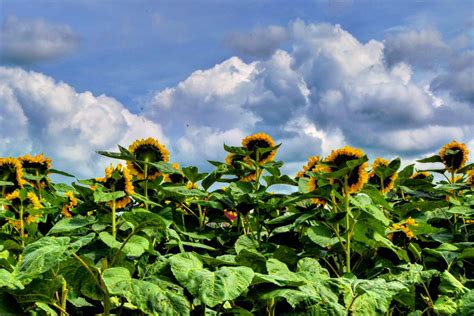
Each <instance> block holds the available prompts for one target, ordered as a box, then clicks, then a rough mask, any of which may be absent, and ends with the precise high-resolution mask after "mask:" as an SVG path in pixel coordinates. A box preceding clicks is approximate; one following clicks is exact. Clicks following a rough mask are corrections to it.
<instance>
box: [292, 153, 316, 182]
mask: <svg viewBox="0 0 474 316" xmlns="http://www.w3.org/2000/svg"><path fill="white" fill-rule="evenodd" d="M320 160H321V158H320V157H319V155H318V156H312V157H309V158H308V163H307V164H306V165H304V166H303V170H301V171H298V173H297V174H296V177H295V178H297V179H299V178H302V177H304V175H305V174H306V172H307V171H310V170H311V169H313V168H314V167H315V166H316V164H317V163H318V162H319V161H320Z"/></svg>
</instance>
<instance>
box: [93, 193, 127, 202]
mask: <svg viewBox="0 0 474 316" xmlns="http://www.w3.org/2000/svg"><path fill="white" fill-rule="evenodd" d="M124 196H125V192H124V191H115V192H110V193H109V192H102V191H100V190H96V191H94V201H95V202H96V203H101V202H109V201H113V200H117V199H120V198H121V197H124Z"/></svg>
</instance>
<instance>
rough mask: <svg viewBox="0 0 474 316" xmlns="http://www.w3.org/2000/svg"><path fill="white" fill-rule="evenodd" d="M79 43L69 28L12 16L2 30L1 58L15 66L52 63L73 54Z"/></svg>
mask: <svg viewBox="0 0 474 316" xmlns="http://www.w3.org/2000/svg"><path fill="white" fill-rule="evenodd" d="M79 41H80V39H79V36H78V35H77V34H76V33H74V32H73V31H72V29H71V28H70V27H69V26H67V25H62V24H50V23H48V22H46V21H44V20H34V21H26V20H20V19H18V18H17V17H16V16H13V15H12V16H8V17H6V19H5V20H4V22H3V25H2V27H1V29H0V57H1V58H2V59H3V60H4V61H6V62H11V63H15V64H28V63H34V62H40V61H48V60H52V59H56V58H59V57H62V56H64V55H67V54H69V53H71V52H72V51H74V50H75V49H76V47H77V46H78V45H79Z"/></svg>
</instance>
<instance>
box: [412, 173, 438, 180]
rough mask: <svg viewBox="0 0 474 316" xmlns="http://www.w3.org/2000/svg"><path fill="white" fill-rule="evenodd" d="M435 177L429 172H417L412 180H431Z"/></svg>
mask: <svg viewBox="0 0 474 316" xmlns="http://www.w3.org/2000/svg"><path fill="white" fill-rule="evenodd" d="M432 177H433V176H432V175H431V174H430V173H429V172H427V171H419V172H415V173H414V174H412V175H411V177H410V179H414V180H430V179H431V178H432Z"/></svg>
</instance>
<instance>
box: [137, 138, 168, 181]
mask: <svg viewBox="0 0 474 316" xmlns="http://www.w3.org/2000/svg"><path fill="white" fill-rule="evenodd" d="M135 157H136V158H137V160H140V161H148V162H158V161H163V160H164V157H163V153H162V152H161V151H160V149H159V148H156V147H155V146H153V145H149V144H145V145H142V146H140V147H138V148H137V149H136V150H135ZM134 165H135V166H137V165H138V166H139V167H140V168H141V169H144V166H143V165H142V163H140V162H135V163H134ZM156 172H160V170H158V168H156V167H154V166H148V174H149V175H150V174H154V173H156Z"/></svg>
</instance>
